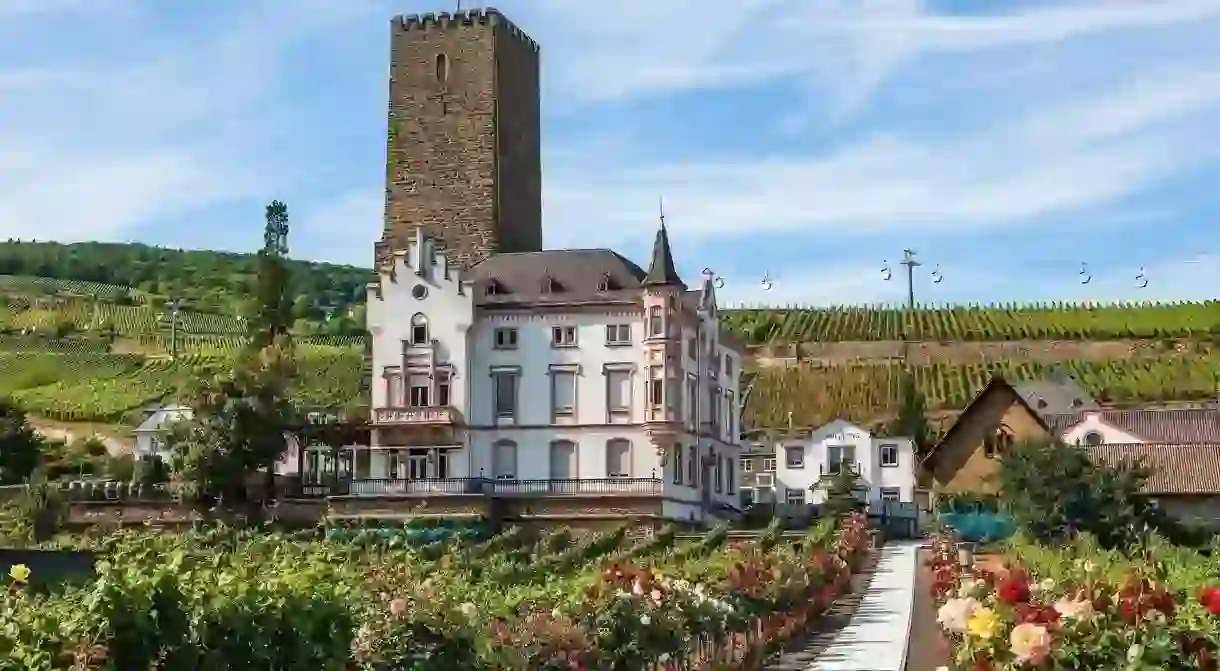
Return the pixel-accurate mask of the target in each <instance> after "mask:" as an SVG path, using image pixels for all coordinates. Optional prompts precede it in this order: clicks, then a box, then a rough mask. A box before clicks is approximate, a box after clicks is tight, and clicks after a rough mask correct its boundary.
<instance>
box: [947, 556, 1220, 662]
mask: <svg viewBox="0 0 1220 671" xmlns="http://www.w3.org/2000/svg"><path fill="white" fill-rule="evenodd" d="M930 568H931V570H932V572H933V575H934V578H933V585H932V588H931V589H932V594H933V596H934V597H935V598H936V600H937V603H938V605H939V610H938V612H937V620H938V622H939V623H940V625H941V628H942V630H943V631H944V635H945V637H946V639H947V642H948V643H949V645H950V647H951V651H952V654H951V658H952V660H953V662H954V666H953V667H951V668H953V669H961V670H967V669H968V670H971V671H1007V670H1009V669H1055V670H1059V669H1064V670H1066V669H1080V670H1087V669H1096V670H1102V669H1105V670H1107V671H1109V670H1118V669H1121V670H1124V671H1152V670H1173V669H1207V670H1215V669H1217V661H1216V660H1217V646H1218V643H1220V580H1217V576H1218V572H1217V568H1218V565H1217V564H1216V563H1214V561H1213V560H1212V559H1210V558H1208V557H1204V556H1202V555H1200V554H1198V553H1196V552H1193V551H1183V550H1181V549H1178V548H1173V547H1172V546H1168V545H1167V544H1164V543H1160V542H1157V543H1155V546H1154V547H1151V548H1148V549H1147V550H1146V552H1145V553H1144V554H1143V555H1142V556H1141V557H1140V558H1138V559H1134V560H1131V559H1127V558H1125V557H1123V556H1122V555H1120V554H1118V553H1114V552H1104V551H1101V550H1099V549H1097V548H1096V547H1093V546H1092V545H1091V544H1089V543H1088V542H1087V541H1082V542H1080V543H1077V544H1076V545H1074V546H1069V547H1066V548H1054V549H1050V548H1042V547H1038V546H1036V545H1032V544H1028V543H1023V542H1021V541H1019V540H1018V541H1016V542H1015V543H1014V547H1013V549H1012V551H1011V552H1010V561H1009V562H1008V563H1007V564H1006V565H1005V566H1004V567H1002V568H1000V569H999V570H996V571H988V570H986V569H983V568H981V567H977V566H976V567H971V568H969V569H963V568H962V567H961V566H959V563H958V553H957V549H956V546H955V545H954V542H953V540H952V539H950V538H947V537H942V538H937V539H936V540H935V542H934V546H933V556H932V559H931V561H930Z"/></svg>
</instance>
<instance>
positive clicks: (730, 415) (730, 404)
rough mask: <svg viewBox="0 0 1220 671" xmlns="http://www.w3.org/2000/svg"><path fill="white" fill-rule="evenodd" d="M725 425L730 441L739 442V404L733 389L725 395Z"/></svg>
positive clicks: (726, 434)
mask: <svg viewBox="0 0 1220 671" xmlns="http://www.w3.org/2000/svg"><path fill="white" fill-rule="evenodd" d="M724 427H725V430H726V433H725V436H726V437H727V438H728V440H729V442H733V443H735V442H737V438H738V436H737V404H736V403H735V402H734V396H733V392H731V391H730V392H727V393H726V394H725V396H724Z"/></svg>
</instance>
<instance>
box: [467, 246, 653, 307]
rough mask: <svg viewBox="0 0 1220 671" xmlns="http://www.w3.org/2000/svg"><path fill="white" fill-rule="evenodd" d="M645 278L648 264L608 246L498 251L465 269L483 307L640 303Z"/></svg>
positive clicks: (476, 296) (476, 300)
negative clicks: (504, 252) (492, 287)
mask: <svg viewBox="0 0 1220 671" xmlns="http://www.w3.org/2000/svg"><path fill="white" fill-rule="evenodd" d="M644 276H645V273H644V269H643V268H640V267H639V266H637V265H636V264H635V263H634V262H633V261H631V259H628V258H627V257H625V256H623V255H621V254H619V253H617V252H615V251H613V250H609V249H550V250H544V251H541V252H517V253H510V254H493V255H491V256H489V257H488V258H486V259H484V260H483V261H482V262H480V263H478V264H477V265H475V266H474V267H473V268H471V269H470V270H469V271H468V272H467V273H466V278H467V279H470V280H473V281H474V282H475V296H474V300H475V304H476V305H482V306H490V305H522V304H529V305H548V304H549V305H572V304H582V303H590V304H597V303H620V302H621V303H635V302H636V301H637V299H638V296H639V290H640V289H641V288H642V286H643V284H642V282H643V281H644ZM493 283H494V289H493V290H492V291H488V287H489V286H490V285H492V284H493Z"/></svg>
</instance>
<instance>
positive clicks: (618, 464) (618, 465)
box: [606, 438, 681, 478]
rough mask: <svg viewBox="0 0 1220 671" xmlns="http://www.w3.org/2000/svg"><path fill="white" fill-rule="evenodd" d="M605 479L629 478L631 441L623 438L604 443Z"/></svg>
mask: <svg viewBox="0 0 1220 671" xmlns="http://www.w3.org/2000/svg"><path fill="white" fill-rule="evenodd" d="M680 469H681V467H680V465H679V470H680ZM606 477H609V478H629V477H631V441H629V440H627V439H625V438H611V439H610V440H607V441H606Z"/></svg>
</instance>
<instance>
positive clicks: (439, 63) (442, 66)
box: [436, 54, 449, 83]
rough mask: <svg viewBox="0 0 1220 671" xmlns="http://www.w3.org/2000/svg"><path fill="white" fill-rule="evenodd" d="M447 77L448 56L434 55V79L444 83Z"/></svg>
mask: <svg viewBox="0 0 1220 671" xmlns="http://www.w3.org/2000/svg"><path fill="white" fill-rule="evenodd" d="M448 79H449V57H448V56H446V55H445V54H437V55H436V81H438V82H441V83H444V82H445V81H446V80H448Z"/></svg>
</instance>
